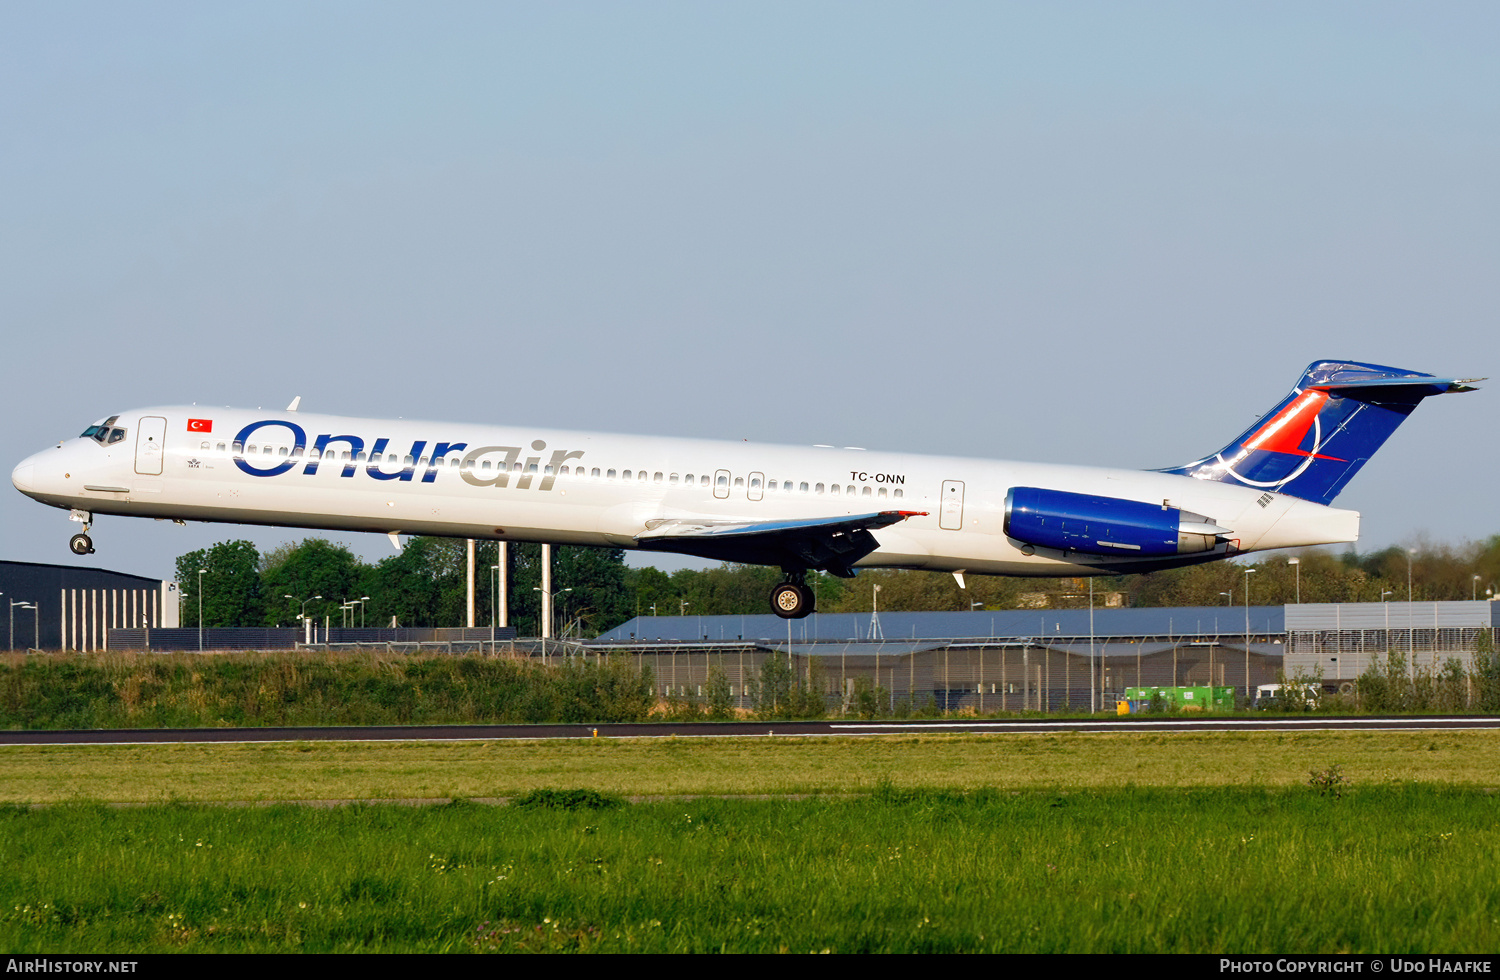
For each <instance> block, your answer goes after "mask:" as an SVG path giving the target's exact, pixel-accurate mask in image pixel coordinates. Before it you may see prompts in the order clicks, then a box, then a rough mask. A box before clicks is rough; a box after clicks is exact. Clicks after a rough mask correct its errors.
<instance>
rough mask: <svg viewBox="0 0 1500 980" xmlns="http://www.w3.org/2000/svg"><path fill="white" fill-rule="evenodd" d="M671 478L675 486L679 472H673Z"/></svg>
mask: <svg viewBox="0 0 1500 980" xmlns="http://www.w3.org/2000/svg"><path fill="white" fill-rule="evenodd" d="M669 479H670V481H671V483H672V486H674V487H675V486H677V474H676V473H673V474H672V475H671V477H670V478H669Z"/></svg>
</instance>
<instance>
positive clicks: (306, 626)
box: [281, 593, 323, 643]
mask: <svg viewBox="0 0 1500 980" xmlns="http://www.w3.org/2000/svg"><path fill="white" fill-rule="evenodd" d="M281 597H282V598H283V599H290V600H292V601H293V602H296V601H297V597H296V596H294V595H287V594H286V593H282V595H281ZM321 598H323V597H322V596H320V595H315V596H313V597H312V598H311V599H303V600H302V608H301V609H300V610H299V611H298V613H297V618H298V619H300V620H302V636H303V642H304V643H311V642H312V621H311V620H309V619H308V618H307V604H308V603H309V602H312V601H313V599H321Z"/></svg>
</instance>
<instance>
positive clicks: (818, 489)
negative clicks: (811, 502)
mask: <svg viewBox="0 0 1500 980" xmlns="http://www.w3.org/2000/svg"><path fill="white" fill-rule="evenodd" d="M822 492H823V484H821V483H820V484H818V485H817V486H815V487H813V493H822Z"/></svg>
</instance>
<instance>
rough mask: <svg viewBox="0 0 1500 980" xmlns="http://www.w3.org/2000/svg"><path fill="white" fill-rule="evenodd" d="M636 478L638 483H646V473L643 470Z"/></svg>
mask: <svg viewBox="0 0 1500 980" xmlns="http://www.w3.org/2000/svg"><path fill="white" fill-rule="evenodd" d="M636 476H637V477H638V478H639V479H640V481H641V482H642V483H645V482H646V471H645V470H641V471H640V472H639V473H637V474H636Z"/></svg>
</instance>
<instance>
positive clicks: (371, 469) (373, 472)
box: [365, 438, 427, 483]
mask: <svg viewBox="0 0 1500 980" xmlns="http://www.w3.org/2000/svg"><path fill="white" fill-rule="evenodd" d="M389 442H390V440H389V439H386V438H380V439H376V440H375V445H374V446H373V447H371V449H370V455H371V456H379V455H381V454H382V453H384V452H385V447H386V444H387V443H389ZM426 448H427V440H426V439H419V440H417V441H416V442H414V443H412V444H411V455H410V456H409V457H407V458H408V459H409V460H410V462H409V463H407V464H406V465H405V466H404V467H402V469H401V472H400V473H382V472H381V471H380V470H379V469H377V468H376V466H377V464H375V463H373V462H372V463H371V464H370V465H368V466H366V467H365V472H366V473H368V474H370V476H372V477H374V478H375V479H377V480H400V481H401V482H402V483H410V482H411V475H412V473H413V472H414V471H415V470H416V468H417V459H418V458H419V457H420V456H421V455H422V450H424V449H426Z"/></svg>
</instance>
